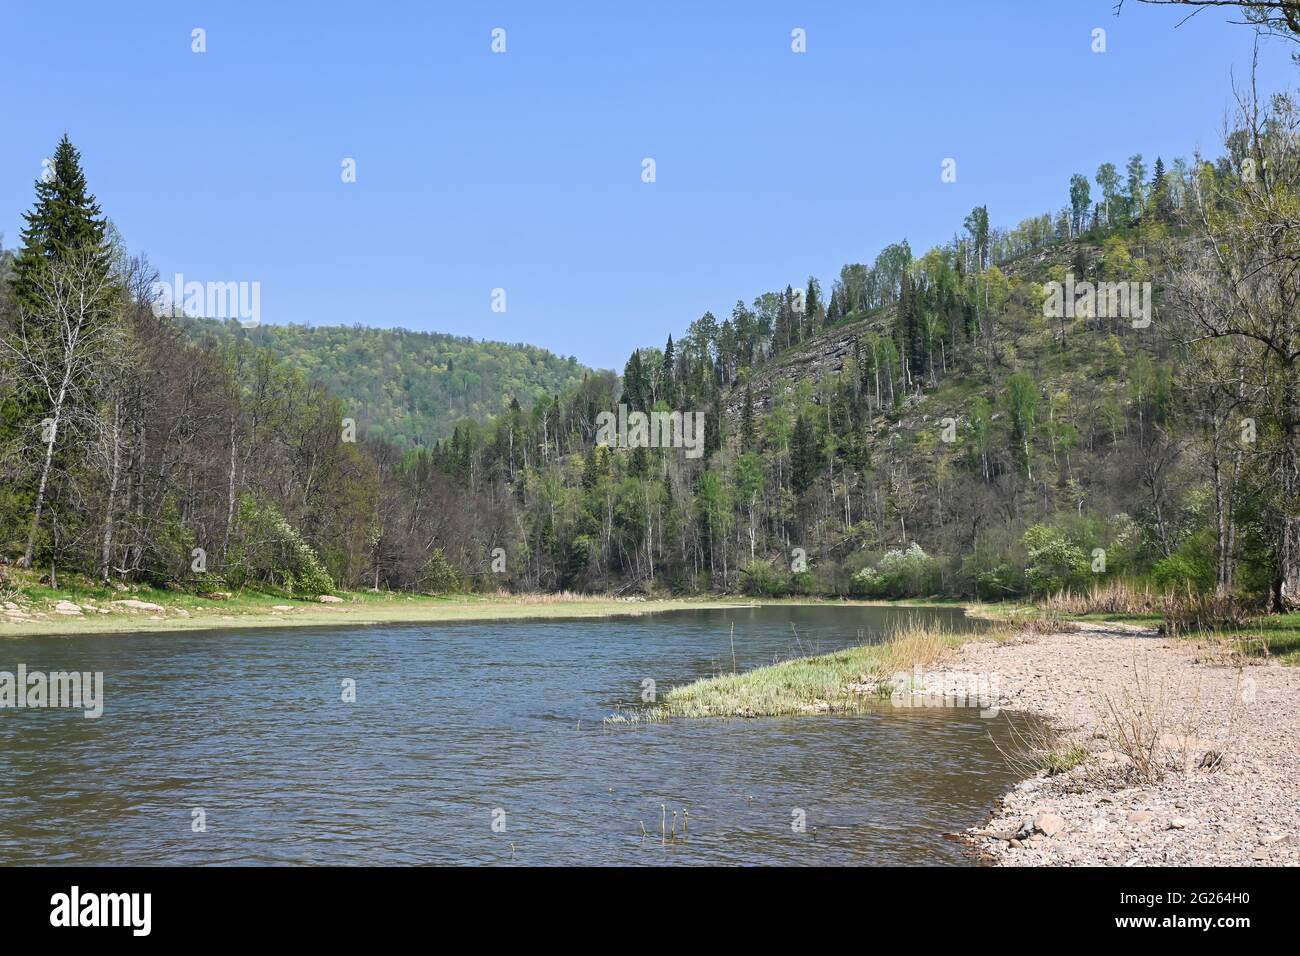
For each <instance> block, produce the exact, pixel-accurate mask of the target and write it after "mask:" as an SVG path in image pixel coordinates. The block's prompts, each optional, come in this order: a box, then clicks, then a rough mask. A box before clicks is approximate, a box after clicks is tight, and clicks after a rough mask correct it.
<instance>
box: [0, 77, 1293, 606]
mask: <svg viewBox="0 0 1300 956" xmlns="http://www.w3.org/2000/svg"><path fill="white" fill-rule="evenodd" d="M1238 107H1239V108H1238V111H1237V115H1236V116H1235V117H1234V121H1233V123H1232V124H1231V127H1230V131H1229V134H1228V135H1227V136H1226V141H1225V144H1224V149H1223V154H1222V155H1221V156H1220V157H1218V158H1217V159H1215V160H1212V161H1211V160H1208V159H1206V158H1203V157H1201V156H1199V155H1193V156H1192V157H1191V158H1190V159H1173V160H1171V162H1169V163H1168V164H1166V163H1165V162H1164V161H1163V159H1161V158H1156V159H1155V160H1154V162H1152V163H1151V164H1150V165H1148V163H1147V161H1146V159H1144V157H1143V156H1142V155H1138V154H1134V155H1133V156H1131V157H1129V158H1128V159H1127V160H1125V161H1124V162H1122V163H1119V164H1116V163H1110V162H1106V163H1102V164H1101V165H1100V166H1099V168H1098V169H1097V170H1096V171H1095V173H1093V174H1091V175H1088V174H1085V173H1082V172H1081V173H1079V174H1077V175H1075V176H1073V177H1072V178H1071V179H1070V181H1069V183H1068V185H1067V189H1066V190H1065V195H1066V196H1068V201H1067V202H1066V203H1065V204H1064V205H1063V206H1062V207H1061V208H1060V209H1058V210H1056V211H1049V212H1045V213H1044V214H1043V215H1041V216H1038V217H1033V218H1030V219H1027V220H1025V221H1023V222H1021V223H1019V224H1018V225H1016V226H1014V227H1011V228H998V227H996V226H994V225H992V224H991V220H990V214H989V211H988V209H987V208H984V207H979V208H976V209H974V210H972V212H971V213H970V215H969V216H967V217H966V219H965V221H964V222H963V223H962V224H961V228H960V229H959V231H958V232H957V233H956V234H955V235H954V236H953V238H952V239H951V241H949V242H947V243H945V244H943V245H941V246H938V247H935V248H932V249H929V250H927V251H926V252H924V253H923V254H921V255H920V256H917V255H915V254H914V253H913V251H912V250H911V249H910V247H909V246H908V244H907V243H906V242H905V241H900V242H899V243H897V244H894V245H891V246H889V247H887V248H886V249H884V250H883V251H882V252H881V253H880V254H879V255H878V256H876V257H875V259H874V261H872V262H871V263H870V264H865V263H851V264H848V265H845V266H844V267H843V268H842V269H841V270H840V271H839V274H838V276H837V278H835V280H834V281H833V282H832V283H830V287H829V288H828V289H827V288H824V287H823V286H822V285H821V284H820V283H819V282H818V281H817V280H816V279H809V280H808V281H807V282H806V283H803V282H801V283H800V287H799V288H797V289H796V288H794V287H792V286H790V285H785V286H783V287H781V288H778V289H777V290H775V291H770V292H765V293H762V294H759V295H757V296H756V297H754V298H752V299H750V300H749V301H748V304H747V303H746V301H745V300H744V299H741V300H738V301H737V302H736V304H735V306H734V308H733V309H732V310H731V314H730V315H727V316H725V317H724V318H723V319H722V320H721V321H719V320H718V318H717V317H716V316H714V315H713V314H710V313H706V314H705V315H703V316H702V317H700V318H699V319H697V320H695V321H694V322H692V323H690V325H689V326H688V327H687V328H686V329H685V331H684V333H683V334H680V335H679V336H678V337H677V338H673V337H672V336H666V341H665V344H664V346H663V347H662V348H657V347H646V348H642V349H639V350H637V351H636V352H634V353H633V354H632V355H631V357H630V358H629V360H628V362H627V364H626V367H625V368H624V370H623V374H622V375H621V376H615V375H614V374H612V373H597V372H584V371H583V370H581V369H579V368H578V367H576V365H575V364H573V363H572V362H570V361H566V360H558V359H552V358H551V357H549V356H546V355H545V353H542V352H540V351H538V352H536V353H530V352H527V351H517V352H510V353H508V354H507V353H494V352H483V353H480V354H479V356H478V359H477V363H478V364H475V362H474V361H471V360H469V359H467V358H462V356H463V355H464V354H465V353H466V351H467V350H468V352H470V353H473V352H474V350H473V349H472V348H471V347H470V345H469V344H468V343H463V342H462V341H461V340H455V339H450V338H443V337H437V336H423V337H421V336H416V335H415V334H413V333H408V334H403V333H378V332H369V331H365V330H362V331H354V330H337V329H336V330H306V329H297V328H270V327H268V328H266V329H264V330H259V333H261V334H259V335H254V336H249V335H246V334H236V333H235V332H234V331H233V330H232V329H231V328H213V327H208V326H205V325H204V324H203V323H195V322H193V321H190V320H187V319H184V318H179V319H177V318H173V317H171V316H170V315H168V314H165V313H163V312H160V310H159V309H158V308H157V307H156V302H155V301H154V296H153V292H152V288H153V283H154V282H155V281H156V280H157V276H156V274H155V273H154V271H153V270H152V269H151V267H150V266H149V263H148V260H147V259H146V258H145V257H144V256H139V255H137V256H132V255H129V254H128V253H127V252H126V251H125V249H124V247H123V243H122V240H121V239H120V238H119V237H117V236H116V235H115V233H114V231H113V230H112V229H111V228H110V227H109V225H108V222H107V219H106V217H105V215H104V213H103V212H102V211H101V209H100V207H99V205H98V203H97V201H96V199H95V198H94V196H93V195H92V194H91V191H90V188H89V185H88V183H87V180H86V175H85V173H84V172H83V169H82V163H81V158H80V156H79V155H78V153H77V151H76V150H75V149H74V147H73V146H72V144H71V143H70V142H68V140H67V139H66V138H65V139H64V141H63V142H62V143H60V144H59V147H58V150H57V152H56V154H55V158H54V163H53V166H52V170H51V175H50V176H49V177H48V178H44V179H42V180H41V181H39V182H38V183H37V184H36V201H35V203H34V205H33V207H32V209H31V210H30V212H29V213H27V216H26V223H27V225H26V227H25V228H24V230H23V232H22V235H21V239H20V245H19V248H18V249H17V250H15V251H14V252H13V253H12V254H5V255H4V256H3V257H0V273H2V274H0V287H2V288H3V297H2V299H0V400H2V402H0V412H2V414H0V489H2V490H0V538H2V541H0V547H2V548H3V552H4V554H5V555H6V556H7V559H8V560H10V561H12V562H13V563H15V564H19V565H26V566H30V567H34V568H38V569H41V570H42V571H43V572H44V573H47V574H48V575H49V576H50V577H51V578H53V579H55V580H57V578H58V576H59V575H60V574H68V573H74V574H82V575H86V576H89V577H93V578H95V579H98V580H101V581H104V582H111V583H119V584H121V583H129V582H133V581H147V582H150V583H155V584H165V585H168V586H172V587H182V588H194V589H199V590H202V589H207V590H211V589H213V588H216V587H243V586H254V587H265V588H272V589H277V590H283V591H286V592H296V593H305V594H314V593H320V592H322V591H326V590H330V589H332V588H335V587H344V588H357V587H370V588H379V589H395V590H397V589H409V590H420V591H426V592H444V591H449V590H456V589H468V588H476V589H493V590H495V589H498V588H510V589H521V590H522V589H544V590H553V589H575V590H612V591H618V592H621V593H629V592H639V593H649V592H655V591H674V592H679V593H695V592H704V591H710V590H712V591H748V592H751V593H767V594H780V593H824V594H855V595H869V596H882V597H897V596H915V595H929V594H946V595H978V596H981V597H985V598H997V597H1006V596H1016V595H1025V594H1046V593H1051V592H1055V591H1060V590H1062V589H1068V588H1073V589H1084V588H1088V587H1091V586H1092V585H1093V584H1095V583H1097V582H1099V581H1106V580H1117V579H1123V580H1129V581H1140V582H1143V583H1147V584H1151V585H1153V586H1155V587H1157V588H1162V589H1164V588H1169V589H1173V588H1176V589H1184V590H1185V589H1193V590H1196V591H1200V592H1205V593H1209V594H1218V595H1220V596H1229V595H1235V596H1238V597H1240V598H1242V599H1244V600H1248V601H1251V602H1255V603H1265V602H1268V603H1271V604H1272V605H1274V606H1276V607H1293V606H1296V605H1297V604H1300V369H1298V368H1297V363H1300V302H1298V301H1297V297H1298V296H1300V277H1298V276H1297V274H1296V272H1295V269H1294V263H1295V262H1296V261H1300V230H1298V229H1297V225H1298V223H1297V219H1298V218H1300V162H1298V161H1297V160H1298V157H1297V139H1296V136H1297V129H1296V127H1297V122H1298V116H1297V107H1296V104H1295V102H1294V101H1293V99H1292V98H1291V97H1290V96H1288V95H1286V94H1279V95H1276V96H1273V97H1271V98H1269V99H1267V100H1263V101H1258V100H1256V99H1255V97H1254V95H1253V93H1251V92H1250V91H1247V92H1245V93H1242V94H1241V95H1240V97H1239V99H1238ZM92 165H93V164H92ZM1053 283H1058V285H1056V286H1053V285H1052V284H1053ZM1148 283H1149V285H1146V284H1148ZM1130 284H1131V285H1130ZM1143 288H1146V289H1149V290H1151V291H1152V294H1153V297H1154V310H1153V311H1152V312H1151V313H1148V314H1146V317H1145V318H1144V313H1142V311H1141V309H1140V307H1139V306H1138V303H1139V302H1140V301H1141V300H1142V291H1141V290H1142V289H1143ZM1062 289H1065V290H1068V291H1067V293H1066V294H1067V295H1070V296H1073V295H1074V294H1075V292H1076V291H1077V290H1085V291H1083V292H1080V294H1079V295H1078V297H1077V300H1076V299H1075V298H1073V297H1071V298H1070V301H1069V303H1068V305H1067V306H1066V307H1064V308H1061V307H1059V304H1060V301H1061V298H1062V294H1061V290H1062ZM1094 289H1095V290H1096V292H1097V294H1096V295H1094V294H1093V292H1094ZM1130 290H1131V291H1132V298H1131V299H1130V298H1129V296H1128V293H1129V291H1130ZM1121 293H1123V294H1122V295H1121ZM1054 302H1055V303H1057V305H1056V307H1054V306H1053V303H1054ZM408 337H409V340H408ZM398 342H400V343H402V344H401V345H400V352H399V346H398V345H397V344H395V343H398ZM462 346H463V347H462ZM407 352H411V353H412V354H413V355H414V353H417V352H418V353H419V354H427V355H430V356H436V358H435V359H434V360H435V361H438V362H442V361H443V358H442V356H444V355H445V357H446V365H447V372H448V373H449V374H448V376H447V380H448V384H446V385H444V386H442V387H443V388H444V389H445V391H444V392H443V393H442V394H441V395H439V396H437V397H433V396H430V395H420V393H418V392H417V390H416V385H415V384H414V382H413V381H410V380H408V379H409V378H410V377H412V376H413V375H414V372H413V371H412V370H413V369H416V368H418V367H420V361H422V360H420V361H417V360H416V359H415V358H414V357H412V360H411V362H410V363H409V364H408V361H407V360H408V357H411V356H408V355H407V354H405V353H407ZM524 361H526V362H527V363H529V364H531V365H532V368H531V369H528V368H522V367H521V366H520V364H519V363H520V362H524ZM453 369H454V376H455V377H453V376H452V374H451V373H453ZM358 370H361V372H362V377H361V379H360V380H359V381H360V384H358V385H349V384H348V383H347V381H345V379H346V378H351V379H352V380H353V381H354V382H356V381H358V379H357V378H356V376H357V375H358ZM557 383H559V384H560V386H561V387H556V388H555V391H553V392H552V391H551V388H552V387H553V386H556V385H557ZM348 388H355V390H354V391H351V392H350V393H348V395H347V400H346V401H345V400H344V398H343V397H342V396H343V392H344V391H346V390H347V389H348ZM453 395H454V396H456V398H455V399H454V400H453V397H452V396H453ZM488 395H496V396H497V397H498V399H500V397H501V396H505V399H504V401H505V405H504V407H501V408H499V409H497V413H496V414H495V415H494V416H490V417H489V416H481V417H478V418H476V419H467V420H460V421H459V422H455V421H454V420H453V419H452V418H450V417H440V418H439V423H440V424H431V423H430V419H429V416H432V415H438V416H443V415H447V416H450V415H451V414H452V413H453V412H452V409H453V408H455V409H456V411H457V412H469V413H474V412H477V411H479V410H480V409H481V408H482V406H483V403H484V402H485V401H486V396H488ZM456 401H459V402H462V403H463V404H461V405H459V406H457V405H455V402H456ZM411 402H414V405H413V404H411ZM620 404H622V405H626V406H627V408H628V409H630V410H633V411H638V410H639V411H653V410H660V411H673V410H675V411H681V412H694V411H701V412H704V414H705V423H706V427H705V454H704V455H703V456H702V457H700V458H692V457H688V456H687V455H685V454H684V453H683V449H681V448H674V447H668V448H661V447H654V448H650V447H631V448H625V447H616V448H611V447H607V446H606V445H604V444H600V443H598V441H597V439H598V420H599V418H600V417H601V415H602V413H605V414H608V413H609V412H611V411H612V410H614V409H616V408H617V407H618V406H619V405H620ZM358 406H361V407H362V409H363V410H362V411H361V412H360V414H358ZM356 419H360V420H361V427H358V428H352V427H349V426H350V424H351V423H353V422H354V420H356ZM448 426H450V433H449V434H447V436H446V437H445V438H444V439H442V440H440V441H437V442H436V443H431V444H429V445H426V446H424V447H416V446H417V445H418V442H419V440H420V439H422V438H424V437H425V436H436V435H437V434H438V432H437V429H438V428H439V427H448Z"/></svg>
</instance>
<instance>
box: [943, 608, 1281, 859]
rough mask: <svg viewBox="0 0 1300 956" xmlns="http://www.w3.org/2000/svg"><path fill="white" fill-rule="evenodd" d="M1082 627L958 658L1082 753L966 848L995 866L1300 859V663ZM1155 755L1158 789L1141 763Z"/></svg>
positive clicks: (972, 649) (1010, 798)
mask: <svg viewBox="0 0 1300 956" xmlns="http://www.w3.org/2000/svg"><path fill="white" fill-rule="evenodd" d="M1082 627H1083V628H1084V629H1083V630H1080V631H1079V632H1077V633H1058V634H1050V635H1045V636H1038V637H1032V636H1027V637H1023V638H1021V639H1019V640H1017V641H1015V642H1011V643H1004V644H998V645H994V644H988V643H981V644H968V645H966V646H965V647H964V648H962V650H961V651H960V652H959V655H958V657H957V663H956V666H958V667H961V668H963V669H966V670H969V671H973V672H983V673H989V674H996V675H997V678H998V682H999V694H1000V697H1001V704H1002V706H1004V707H1009V708H1014V709H1017V710H1024V711H1032V712H1035V713H1037V714H1039V715H1041V716H1043V717H1045V718H1047V720H1048V721H1049V722H1050V723H1051V724H1052V725H1053V726H1054V727H1056V728H1057V729H1058V730H1059V732H1060V735H1061V736H1060V738H1059V739H1058V740H1055V741H1052V742H1051V743H1052V744H1053V745H1054V746H1055V747H1056V748H1058V749H1059V750H1061V751H1064V752H1070V751H1071V749H1073V753H1074V755H1075V759H1076V760H1078V759H1081V762H1080V763H1079V765H1078V766H1075V767H1073V769H1070V770H1068V771H1066V772H1060V773H1057V774H1054V775H1050V776H1049V775H1048V774H1047V773H1045V772H1043V771H1039V772H1038V773H1037V774H1036V775H1034V776H1032V777H1030V778H1028V779H1026V780H1024V781H1023V782H1022V783H1020V784H1019V785H1018V786H1017V787H1016V788H1015V789H1014V790H1012V791H1011V792H1010V793H1008V794H1007V795H1006V796H1005V798H1004V799H1003V801H1002V804H1001V807H1000V809H999V810H998V811H997V812H996V813H995V815H994V816H993V819H992V820H990V821H989V822H988V823H987V824H985V825H983V826H980V827H976V828H972V830H971V831H969V833H968V835H967V837H968V840H969V841H970V844H971V846H972V849H973V850H974V851H975V852H978V853H980V854H981V855H984V856H986V858H987V859H988V860H989V861H990V862H992V863H993V864H994V865H1000V866H1052V865H1094V866H1135V865H1137V866H1183V865H1208V866H1248V865H1272V866H1277V865H1300V668H1296V667H1285V666H1282V665H1280V664H1278V663H1276V662H1254V663H1250V664H1246V663H1244V662H1243V661H1242V660H1240V659H1235V658H1231V657H1228V656H1225V655H1224V654H1223V652H1222V651H1221V650H1220V649H1219V648H1216V647H1215V646H1213V645H1211V644H1204V643H1199V644H1198V643H1196V642H1194V641H1191V640H1187V639H1180V640H1173V639H1167V638H1163V637H1159V636H1156V635H1154V634H1151V633H1147V632H1139V631H1137V630H1136V629H1131V628H1124V627H1122V626H1116V625H1082ZM1143 728H1147V730H1145V731H1144V730H1143ZM1125 738H1128V740H1129V742H1128V743H1127V744H1126V743H1125ZM1153 739H1154V740H1156V745H1155V746H1154V747H1150V746H1148V747H1145V748H1143V747H1137V748H1135V747H1134V746H1133V741H1135V740H1136V741H1138V742H1146V743H1148V744H1149V743H1150V742H1151V741H1152V740H1153ZM1135 749H1136V750H1137V753H1138V758H1139V759H1138V760H1137V761H1136V762H1135V761H1134V760H1132V759H1130V758H1129V757H1128V756H1127V754H1129V753H1133V752H1134V750H1135ZM1148 750H1149V751H1150V753H1151V760H1152V762H1153V763H1155V764H1156V765H1157V766H1158V768H1159V771H1158V774H1159V779H1150V776H1151V775H1149V774H1144V773H1142V772H1141V770H1140V768H1139V764H1141V763H1142V762H1143V759H1142V755H1143V753H1145V752H1147V751H1148ZM1085 751H1086V753H1087V757H1086V758H1083V757H1082V755H1083V753H1084V752H1085Z"/></svg>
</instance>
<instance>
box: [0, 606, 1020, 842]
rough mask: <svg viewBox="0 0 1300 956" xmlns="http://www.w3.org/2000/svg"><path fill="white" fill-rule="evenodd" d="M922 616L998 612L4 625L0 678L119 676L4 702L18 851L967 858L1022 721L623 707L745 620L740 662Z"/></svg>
mask: <svg viewBox="0 0 1300 956" xmlns="http://www.w3.org/2000/svg"><path fill="white" fill-rule="evenodd" d="M915 617H921V618H923V619H939V620H942V621H944V622H946V623H948V624H949V625H950V626H953V627H966V626H973V625H971V624H968V623H967V622H966V621H965V619H964V618H963V617H962V615H961V612H959V611H953V610H948V609H925V610H918V609H911V610H902V609H897V608H843V607H765V608H737V609H728V610H716V611H684V612H671V613H666V614H656V615H647V616H644V617H622V618H614V619H607V620H590V619H587V620H549V621H523V622H519V621H515V622H501V623H490V622H475V623H464V624H433V625H429V624H425V625H402V626H371V627H358V628H347V629H329V628H311V629H286V630H281V631H268V630H255V631H240V630H238V629H232V630H228V631H207V632H192V633H177V634H142V635H126V636H102V635H101V636H85V637H30V638H10V639H6V640H4V641H0V671H9V672H11V673H16V671H17V668H18V665H19V664H23V665H25V666H26V668H27V671H28V672H29V673H30V672H33V671H43V672H53V671H68V670H80V671H92V672H93V671H102V672H103V675H104V712H103V715H102V716H101V717H99V718H98V719H87V718H85V717H84V716H83V714H82V713H81V712H80V711H72V710H67V709H58V710H56V709H42V710H33V709H26V710H16V709H0V863H6V864H15V863H24V864H27V863H83V864H101V863H113V864H159V863H178V864H223V863H251V864H287V863H323V864H351V863H371V864H426V863H434V864H449V863H471V864H511V863H514V864H645V865H656V864H763V863H780V864H793V865H826V864H871V863H901V864H960V863H964V862H967V861H966V860H965V858H964V857H963V855H962V853H961V850H960V847H959V845H958V844H957V843H955V842H953V841H951V840H947V839H945V838H944V834H945V833H949V832H953V831H959V830H961V829H963V828H964V827H966V826H969V825H971V824H973V823H976V822H978V821H979V820H980V818H981V817H982V816H983V814H985V813H986V812H987V810H988V809H989V808H990V805H991V803H992V801H993V799H994V798H995V797H997V796H998V795H999V794H1001V793H1002V792H1004V791H1005V790H1006V789H1008V788H1009V786H1010V785H1011V784H1012V783H1013V782H1014V775H1013V774H1012V772H1011V771H1010V769H1009V768H1008V767H1007V765H1006V761H1005V760H1004V758H1003V757H1002V756H1001V755H1000V753H999V752H998V749H997V746H995V741H996V742H997V743H1000V744H1001V745H1002V746H1003V747H1006V746H1007V745H1008V735H1009V730H1008V719H1009V718H1008V716H1007V715H1005V714H1004V715H1000V716H997V717H994V718H986V717H981V716H980V714H979V712H978V711H976V710H973V709H969V710H968V709H951V708H914V709H906V710H904V709H895V708H892V707H890V705H889V704H888V703H887V702H885V703H883V704H880V705H878V706H874V707H873V708H872V709H871V710H870V711H869V712H868V713H866V714H863V715H859V716H853V717H798V718H779V719H757V720H693V721H686V720H676V721H671V722H668V723H660V724H653V723H651V724H636V725H606V724H603V723H602V718H603V717H605V716H607V715H609V714H611V713H613V712H615V711H624V710H627V709H629V708H635V707H637V706H640V703H641V697H642V693H643V689H644V688H645V687H646V686H647V685H646V684H645V683H644V682H645V681H646V680H647V679H649V680H653V681H655V682H656V689H657V691H658V692H659V693H660V694H662V693H664V692H665V691H666V690H667V689H668V688H669V687H671V686H672V685H674V684H678V683H684V682H687V681H689V680H692V679H695V678H697V677H701V676H708V675H709V674H712V673H716V672H718V671H720V670H725V671H730V670H731V667H732V638H731V630H732V625H734V628H735V638H734V646H735V657H736V663H737V666H738V667H739V668H740V669H742V670H743V669H745V668H748V667H754V666H757V665H760V664H764V663H770V662H771V661H772V660H774V659H777V658H787V657H791V656H794V655H797V654H799V653H812V652H817V651H830V650H834V649H837V648H840V647H844V646H847V645H850V644H854V643H861V642H862V641H864V640H876V639H880V638H881V637H882V636H884V635H885V634H887V633H888V632H889V631H890V630H891V629H892V628H894V627H896V626H897V625H898V624H899V623H900V622H901V621H902V620H904V619H905V618H915ZM791 625H793V628H792V626H791ZM345 681H354V682H355V688H356V691H355V697H356V700H355V702H345V701H344V700H343V699H342V698H343V697H344V696H345ZM674 810H677V811H679V814H678V818H677V836H676V838H675V839H674V838H673V836H672V833H671V830H672V829H673V815H672V812H673V811H674ZM681 811H685V813H689V820H690V823H689V833H688V834H687V833H684V832H683V831H684V829H685V814H684V813H682V812H681ZM664 820H666V824H664V823H663V821H664ZM801 821H802V822H803V824H804V826H803V828H802V830H800V829H799V827H798V824H799V823H800V822H801ZM661 826H663V827H664V828H666V829H667V830H668V831H669V835H668V838H667V839H666V840H665V839H664V838H663V837H662V836H661ZM642 827H644V830H645V834H644V835H643V832H642Z"/></svg>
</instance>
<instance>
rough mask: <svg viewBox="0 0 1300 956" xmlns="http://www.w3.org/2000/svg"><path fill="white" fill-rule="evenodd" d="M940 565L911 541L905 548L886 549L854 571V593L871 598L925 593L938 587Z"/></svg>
mask: <svg viewBox="0 0 1300 956" xmlns="http://www.w3.org/2000/svg"><path fill="white" fill-rule="evenodd" d="M941 582H942V569H941V568H940V566H939V563H938V562H937V561H935V559H934V558H932V557H930V556H929V555H928V554H926V553H925V551H924V549H922V547H921V546H920V545H919V544H917V543H916V542H915V541H913V542H912V543H911V544H910V545H908V546H907V550H905V551H901V550H897V549H894V550H890V551H886V552H885V554H884V556H883V557H881V559H880V560H879V561H878V562H877V563H876V565H875V567H870V566H869V567H865V568H863V569H862V570H861V571H859V572H858V573H857V574H855V575H853V593H854V594H857V595H859V596H862V597H871V598H915V597H928V596H929V595H931V594H934V593H936V592H937V591H939V589H940V586H941Z"/></svg>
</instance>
